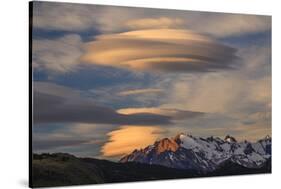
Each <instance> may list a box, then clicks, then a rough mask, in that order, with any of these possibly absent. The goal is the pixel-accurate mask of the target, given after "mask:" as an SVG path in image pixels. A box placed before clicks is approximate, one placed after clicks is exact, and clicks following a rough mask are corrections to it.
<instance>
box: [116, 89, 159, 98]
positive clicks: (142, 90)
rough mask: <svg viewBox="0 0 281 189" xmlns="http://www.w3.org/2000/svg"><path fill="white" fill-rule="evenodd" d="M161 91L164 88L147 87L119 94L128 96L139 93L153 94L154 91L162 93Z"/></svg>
mask: <svg viewBox="0 0 281 189" xmlns="http://www.w3.org/2000/svg"><path fill="white" fill-rule="evenodd" d="M161 92H163V90H162V89H156V88H147V89H134V90H127V91H122V92H119V93H118V95H120V96H128V95H139V94H153V93H161Z"/></svg>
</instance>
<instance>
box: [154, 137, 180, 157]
mask: <svg viewBox="0 0 281 189" xmlns="http://www.w3.org/2000/svg"><path fill="white" fill-rule="evenodd" d="M154 146H155V149H156V152H157V154H160V153H162V152H165V151H173V152H175V151H177V149H178V148H179V144H178V143H177V142H176V141H175V140H174V139H173V138H164V139H162V140H159V141H157V142H155V144H154Z"/></svg>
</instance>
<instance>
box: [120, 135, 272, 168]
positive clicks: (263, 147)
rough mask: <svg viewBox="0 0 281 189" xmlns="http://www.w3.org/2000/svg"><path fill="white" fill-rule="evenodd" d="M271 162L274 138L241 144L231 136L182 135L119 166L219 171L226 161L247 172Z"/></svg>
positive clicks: (136, 153) (125, 159)
mask: <svg viewBox="0 0 281 189" xmlns="http://www.w3.org/2000/svg"><path fill="white" fill-rule="evenodd" d="M270 158H271V137H269V136H266V137H265V138H263V139H260V140H258V141H257V142H248V141H247V140H244V141H243V142H238V141H237V140H236V139H235V138H234V137H233V136H230V135H227V136H226V137H225V138H224V140H223V139H221V138H219V137H213V136H212V137H207V138H202V137H194V136H192V135H190V134H184V133H180V134H178V135H176V136H175V137H171V138H163V139H161V140H158V141H156V142H154V144H151V145H149V146H147V147H145V148H144V149H139V150H137V149H136V150H134V151H133V152H132V153H130V154H128V155H126V156H124V157H122V158H121V159H120V161H119V162H121V163H124V162H139V163H144V164H154V165H162V166H166V167H170V168H177V169H185V170H196V171H199V172H212V171H215V170H216V169H218V168H219V167H220V165H222V164H223V163H224V162H226V161H232V162H233V163H236V164H238V165H241V166H243V167H247V168H260V167H262V166H263V165H264V164H265V163H266V162H267V160H268V159H270Z"/></svg>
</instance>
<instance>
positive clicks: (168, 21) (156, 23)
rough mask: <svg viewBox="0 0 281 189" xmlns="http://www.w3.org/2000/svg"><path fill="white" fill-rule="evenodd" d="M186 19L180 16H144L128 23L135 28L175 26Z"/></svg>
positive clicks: (181, 23) (180, 24) (178, 25)
mask: <svg viewBox="0 0 281 189" xmlns="http://www.w3.org/2000/svg"><path fill="white" fill-rule="evenodd" d="M183 23H184V21H183V20H182V19H180V18H168V17H160V18H142V19H136V20H129V21H128V22H127V23H126V25H127V26H128V27H129V28H133V29H148V28H149V29H151V28H175V27H180V26H182V25H183Z"/></svg>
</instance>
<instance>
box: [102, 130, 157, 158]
mask: <svg viewBox="0 0 281 189" xmlns="http://www.w3.org/2000/svg"><path fill="white" fill-rule="evenodd" d="M161 131H162V129H160V127H143V126H122V127H120V129H119V130H115V131H112V132H110V133H108V136H109V141H108V142H107V143H106V144H105V145H104V146H103V147H102V149H101V152H102V154H103V156H106V157H114V156H123V155H125V154H128V153H130V152H132V151H133V150H135V149H140V148H144V147H146V146H148V145H150V144H152V143H154V142H155V140H157V139H158V138H159V137H161V134H160V133H161Z"/></svg>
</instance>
